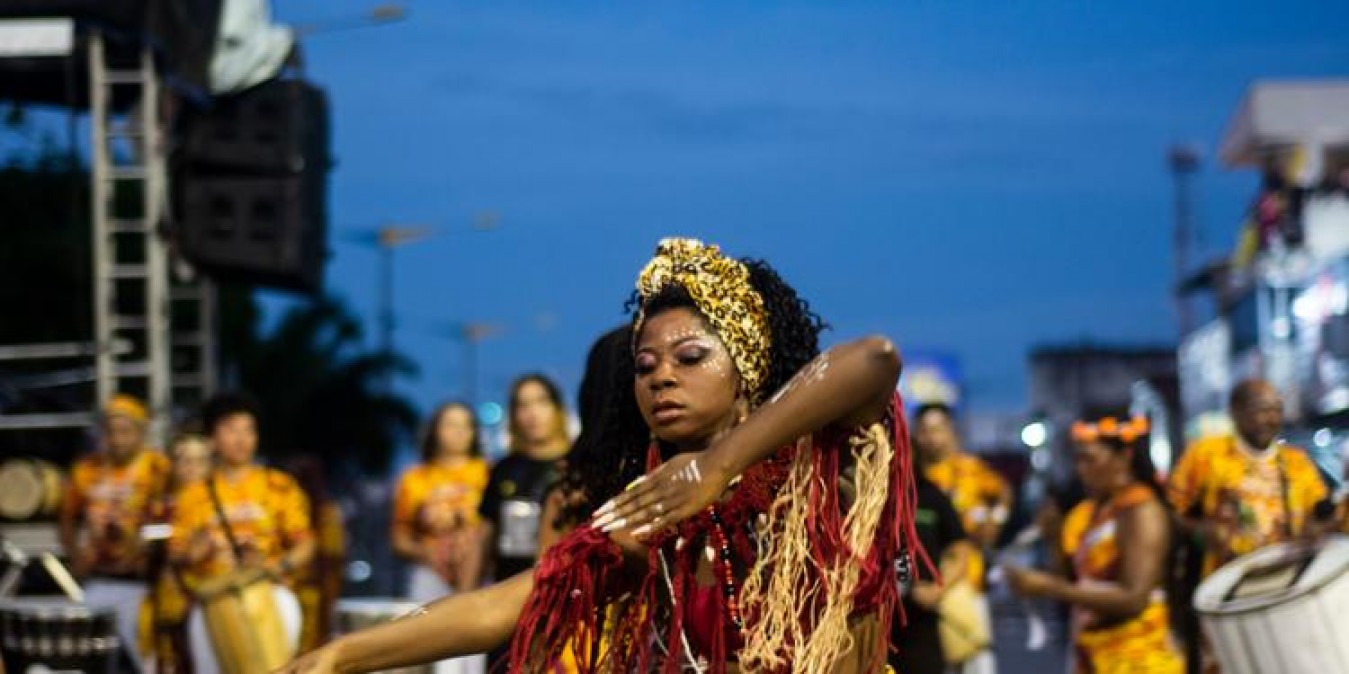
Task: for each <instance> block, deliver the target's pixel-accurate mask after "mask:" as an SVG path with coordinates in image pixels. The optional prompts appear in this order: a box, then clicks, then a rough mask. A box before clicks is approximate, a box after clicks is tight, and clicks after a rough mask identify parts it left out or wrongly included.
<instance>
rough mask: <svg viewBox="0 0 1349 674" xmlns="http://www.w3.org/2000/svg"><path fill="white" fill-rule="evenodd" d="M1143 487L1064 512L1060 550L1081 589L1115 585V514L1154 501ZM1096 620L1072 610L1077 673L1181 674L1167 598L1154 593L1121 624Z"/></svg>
mask: <svg viewBox="0 0 1349 674" xmlns="http://www.w3.org/2000/svg"><path fill="white" fill-rule="evenodd" d="M1156 498H1157V497H1156V495H1155V494H1154V493H1153V491H1152V490H1151V489H1149V488H1148V487H1147V486H1145V485H1141V484H1135V485H1132V486H1131V487H1128V488H1126V489H1125V490H1124V491H1122V492H1120V493H1118V494H1116V495H1115V496H1114V498H1112V499H1111V500H1110V501H1109V502H1108V503H1106V504H1104V505H1101V504H1099V503H1098V502H1096V501H1093V500H1087V501H1083V502H1082V503H1079V504H1078V505H1077V506H1076V507H1074V508H1073V509H1072V511H1070V512H1069V513H1068V517H1067V518H1065V520H1064V526H1063V540H1062V544H1063V550H1064V552H1065V554H1067V555H1069V556H1070V557H1071V558H1072V560H1073V569H1074V571H1075V572H1076V574H1077V582H1078V583H1079V584H1081V585H1101V584H1109V583H1116V582H1118V580H1119V572H1120V568H1119V567H1120V562H1121V559H1120V544H1119V542H1118V541H1117V540H1116V538H1115V531H1116V526H1117V525H1116V523H1117V522H1118V518H1119V515H1120V514H1121V513H1123V512H1125V511H1127V510H1129V509H1131V508H1136V507H1138V506H1139V505H1142V504H1144V503H1150V502H1152V501H1154V500H1156ZM1096 625H1097V616H1095V615H1094V614H1093V613H1092V612H1091V611H1088V610H1086V609H1083V608H1079V607H1074V608H1073V632H1074V637H1075V640H1074V643H1075V646H1076V650H1077V653H1076V655H1077V658H1076V660H1077V667H1076V671H1077V672H1078V674H1181V673H1182V672H1184V671H1185V660H1184V658H1183V656H1182V655H1181V653H1180V649H1179V648H1178V647H1177V646H1176V644H1175V641H1174V640H1173V639H1172V638H1171V620H1170V614H1169V611H1168V609H1167V606H1166V596H1165V594H1164V593H1163V592H1162V591H1161V590H1160V589H1159V590H1157V591H1155V592H1154V593H1153V597H1152V601H1151V602H1150V603H1149V604H1148V607H1147V608H1146V609H1144V610H1143V612H1142V613H1140V614H1139V615H1137V616H1135V617H1134V618H1133V619H1131V620H1128V621H1125V622H1123V623H1118V624H1113V625H1110V626H1108V627H1104V628H1102V627H1097V626H1096Z"/></svg>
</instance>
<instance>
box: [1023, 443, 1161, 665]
mask: <svg viewBox="0 0 1349 674" xmlns="http://www.w3.org/2000/svg"><path fill="white" fill-rule="evenodd" d="M1148 426H1149V424H1148V420H1147V419H1146V418H1143V417H1136V418H1133V419H1127V420H1121V419H1119V418H1115V417H1105V418H1101V419H1097V420H1093V421H1092V422H1078V423H1076V424H1074V425H1073V441H1074V443H1075V444H1076V453H1075V456H1074V463H1075V467H1076V469H1077V475H1078V477H1079V478H1080V479H1081V480H1082V484H1083V486H1084V487H1085V488H1086V490H1087V493H1088V495H1089V497H1090V498H1088V499H1086V500H1084V501H1082V502H1081V503H1079V504H1078V505H1077V506H1076V507H1075V508H1073V509H1072V510H1071V511H1069V513H1068V516H1067V517H1066V518H1065V519H1064V522H1063V526H1062V532H1061V533H1062V535H1061V540H1060V543H1061V547H1060V548H1059V549H1058V550H1057V552H1058V553H1059V554H1060V555H1062V556H1063V557H1066V560H1065V561H1066V562H1067V563H1065V564H1061V565H1059V566H1061V567H1063V568H1065V569H1070V570H1071V572H1072V573H1071V578H1068V577H1062V576H1059V575H1054V574H1048V573H1043V572H1040V571H1032V570H1029V569H1023V568H1019V567H1007V576H1008V580H1009V581H1010V583H1011V586H1012V589H1013V590H1014V591H1015V592H1016V593H1017V594H1020V595H1022V596H1026V597H1047V598H1050V599H1055V600H1058V601H1061V602H1065V603H1067V604H1070V605H1071V606H1072V608H1073V619H1072V635H1073V647H1074V653H1073V655H1074V658H1073V661H1074V670H1073V671H1075V672H1077V674H1127V673H1128V672H1148V673H1149V674H1183V672H1184V671H1185V659H1184V656H1183V655H1182V652H1181V649H1180V647H1179V646H1178V645H1177V643H1176V642H1175V640H1174V639H1173V638H1172V636H1171V618H1170V609H1169V607H1168V605H1167V598H1166V593H1165V591H1164V589H1163V588H1164V587H1165V578H1166V573H1167V561H1168V558H1169V553H1170V549H1171V515H1170V513H1169V512H1168V511H1167V509H1166V506H1165V504H1164V503H1163V501H1162V498H1161V493H1160V492H1161V488H1160V485H1158V484H1157V482H1156V481H1155V477H1154V476H1155V475H1156V469H1155V468H1154V467H1153V465H1152V459H1151V457H1150V455H1149V454H1148V451H1147V442H1146V440H1147V437H1148Z"/></svg>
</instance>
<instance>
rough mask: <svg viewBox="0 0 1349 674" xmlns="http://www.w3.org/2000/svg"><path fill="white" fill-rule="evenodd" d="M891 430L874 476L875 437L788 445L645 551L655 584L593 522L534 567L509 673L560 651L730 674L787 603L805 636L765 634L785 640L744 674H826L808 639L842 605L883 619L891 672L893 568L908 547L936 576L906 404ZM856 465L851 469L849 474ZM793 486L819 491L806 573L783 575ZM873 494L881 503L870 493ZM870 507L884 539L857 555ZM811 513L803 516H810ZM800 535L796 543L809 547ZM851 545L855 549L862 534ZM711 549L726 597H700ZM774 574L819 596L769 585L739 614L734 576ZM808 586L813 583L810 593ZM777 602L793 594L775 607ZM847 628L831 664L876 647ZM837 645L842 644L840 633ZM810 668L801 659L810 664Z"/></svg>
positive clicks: (795, 628)
mask: <svg viewBox="0 0 1349 674" xmlns="http://www.w3.org/2000/svg"><path fill="white" fill-rule="evenodd" d="M886 422H887V424H886V426H887V427H886V428H885V429H884V431H882V430H880V429H879V428H877V429H875V430H871V429H868V432H869V433H874V435H871V438H870V439H871V440H873V441H875V440H877V439H879V440H880V442H872V443H871V445H876V444H881V443H882V442H884V441H885V440H887V439H888V440H889V441H890V442H889V445H888V446H887V447H885V448H883V449H884V450H885V451H886V452H888V451H889V450H891V449H893V452H892V453H888V454H884V455H883V456H880V458H881V459H883V462H882V463H879V464H877V466H879V467H877V468H872V469H868V468H864V467H863V464H864V463H866V462H867V461H868V459H867V457H866V456H864V452H865V450H864V449H863V448H864V447H867V446H870V445H868V444H867V443H865V442H864V441H859V440H858V438H859V437H864V438H865V436H866V435H867V433H863V432H862V431H863V429H856V430H853V431H834V430H831V431H826V432H823V433H821V434H819V435H818V436H815V437H814V438H807V439H803V441H801V442H799V443H798V444H796V445H793V446H788V447H785V448H783V449H781V450H779V451H778V452H777V453H776V454H774V455H773V456H772V457H771V458H769V459H768V460H765V461H762V462H760V463H759V464H757V465H755V466H753V467H752V468H750V469H749V470H747V471H746V472H745V473H744V475H743V476H742V479H741V480H740V481H739V483H738V485H737V486H736V488H735V489H734V491H733V493H732V494H731V495H730V497H729V498H728V499H726V500H725V501H723V502H722V503H719V504H717V505H716V506H713V507H711V508H708V509H707V510H705V511H704V512H703V513H700V514H699V515H698V516H696V517H693V518H691V519H689V520H686V521H684V522H682V523H680V524H679V525H678V526H677V527H676V529H675V530H666V531H664V532H662V533H660V534H657V535H655V536H654V537H653V538H652V539H651V540H650V541H648V543H649V545H650V548H649V554H648V561H647V565H646V569H645V572H644V573H643V572H642V571H640V570H639V571H637V572H635V573H634V571H633V570H632V567H633V563H632V562H631V561H628V562H625V560H624V556H623V553H622V552H621V551H620V549H619V547H618V545H617V544H615V543H614V542H613V541H612V540H610V539H609V537H608V536H607V535H605V534H603V533H601V532H599V531H598V530H596V529H593V528H591V527H590V526H588V525H586V526H582V527H580V528H578V529H577V530H575V531H574V532H572V533H571V534H569V535H568V536H567V537H565V538H564V539H563V540H562V541H560V542H559V543H558V544H556V545H555V546H553V547H552V548H551V549H550V550H549V551H548V553H547V554H546V555H545V556H544V558H543V559H542V560H540V562H539V564H538V566H537V568H536V570H535V575H534V591H533V593H532V594H531V595H530V598H529V601H528V603H527V604H526V606H525V609H524V611H523V613H522V614H521V618H520V622H519V625H518V627H517V628H516V632H515V639H514V641H513V642H512V645H511V667H510V672H511V673H512V674H532V673H535V672H542V671H548V670H549V669H550V667H551V665H552V664H553V663H555V662H556V661H557V660H558V658H559V657H560V655H561V653H562V651H563V650H564V649H565V648H570V649H572V650H573V651H574V653H575V655H576V661H577V663H578V665H579V669H580V671H581V672H582V674H599V673H601V672H604V673H616V674H617V673H621V674H629V673H642V674H645V673H650V672H659V673H661V674H675V673H678V672H683V671H690V670H692V671H706V672H711V673H714V674H722V673H724V672H725V671H726V667H727V664H728V663H732V662H737V661H739V660H740V657H739V656H740V655H741V652H742V649H745V648H746V644H747V642H751V641H753V640H754V639H756V638H758V637H760V636H761V635H760V634H758V633H756V630H763V629H765V625H764V623H763V621H764V620H765V614H766V613H768V612H769V611H766V609H765V607H767V606H769V605H770V604H771V603H772V602H775V601H776V602H784V601H785V602H791V604H790V606H784V605H782V604H779V605H778V606H776V607H775V608H777V609H778V612H779V614H780V613H781V612H782V610H783V609H784V608H786V610H787V611H788V613H787V615H790V616H793V618H792V619H793V620H795V621H797V622H799V625H790V626H789V629H786V630H783V629H781V627H780V626H779V627H777V628H772V627H770V628H768V629H775V630H776V632H777V634H778V638H777V639H776V640H775V641H772V642H770V643H771V644H773V645H771V646H769V647H768V650H769V651H770V652H769V653H767V654H766V655H767V657H764V656H765V653H764V652H763V650H764V649H763V648H762V647H761V648H760V649H759V657H757V658H756V659H755V662H754V663H752V666H751V665H750V664H749V663H746V667H747V671H749V670H752V671H755V672H775V673H776V672H793V671H798V672H805V671H806V670H805V669H801V668H802V667H807V666H809V667H811V668H818V667H819V666H820V663H819V662H816V664H814V665H806V664H803V658H802V657H801V655H800V651H799V649H801V648H804V647H806V646H807V645H808V644H806V643H798V641H800V640H804V641H806V642H808V641H810V640H812V639H814V638H816V636H817V627H820V626H821V624H822V622H821V619H822V616H823V615H825V614H826V613H827V612H828V608H829V606H830V605H831V601H832V602H834V603H839V602H842V603H841V605H840V606H837V607H835V608H836V609H838V610H842V612H843V613H842V615H844V616H847V617H849V618H852V617H857V616H863V615H866V614H869V613H875V614H876V616H877V618H878V620H879V622H880V630H879V631H878V632H876V634H878V635H879V638H881V639H885V641H886V643H882V644H873V645H872V646H873V648H872V649H871V650H870V651H863V652H870V653H874V657H873V658H872V660H873V662H871V664H869V665H866V669H865V670H864V671H868V672H871V671H881V670H883V669H884V666H885V656H886V653H887V650H888V647H887V644H888V637H889V635H890V625H891V621H892V619H893V618H894V616H895V615H896V611H897V610H899V606H900V604H899V597H898V588H897V586H896V582H895V560H896V559H897V557H898V555H899V554H900V550H901V549H907V550H910V551H913V555H914V556H915V558H917V559H921V560H923V562H924V563H926V564H927V565H928V567H929V568H931V566H932V565H931V562H930V561H929V560H928V559H927V557H926V554H925V553H924V552H923V551H922V549H921V547H920V545H919V543H918V538H917V533H916V531H915V529H914V510H915V508H916V492H915V490H914V484H913V473H912V470H913V467H912V455H911V452H910V448H909V441H908V435H909V434H908V429H907V426H906V424H905V422H904V416H903V406H902V403H901V402H900V399H899V396H898V395H896V396H895V397H894V399H893V401H892V404H891V408H890V412H889V415H888V416H887V419H886ZM849 458H851V459H852V460H853V461H852V463H851V465H849V463H848V459H849ZM659 462H660V457H659V453H658V450H657V449H656V448H655V447H654V446H653V447H652V448H651V450H650V451H649V454H648V463H649V468H654V467H655V465H658V464H659ZM794 466H795V467H796V468H795V469H796V470H800V471H805V470H808V471H809V475H808V476H807V477H808V479H806V480H795V481H793V480H791V474H792V471H793V470H794ZM847 470H855V471H856V473H857V474H856V475H854V476H853V479H854V480H855V482H856V484H857V489H856V492H857V493H856V498H855V499H851V502H850V503H845V502H844V500H845V499H844V498H843V496H842V495H841V494H840V489H839V485H840V478H845V479H846V478H847V477H848V476H847V474H846V471H847ZM864 470H875V471H885V472H880V473H879V476H878V477H879V480H878V479H871V480H870V481H867V480H866V479H865V477H864V476H863V475H861V473H862V472H863V471H864ZM864 482H866V483H867V484H863V483H864ZM785 489H793V490H795V491H796V492H807V493H808V496H807V498H808V506H806V507H805V509H804V516H803V518H804V520H805V522H804V527H805V530H804V531H805V537H806V540H805V541H804V545H805V546H806V548H805V549H804V550H803V551H802V552H804V553H805V556H804V557H803V558H802V559H804V560H805V561H806V562H807V563H804V564H797V565H798V566H800V567H801V568H796V569H791V570H787V569H778V568H775V567H776V566H778V562H779V557H777V556H773V555H774V553H775V552H776V551H779V550H781V549H782V548H779V547H774V546H773V545H772V544H767V545H766V543H772V542H776V541H770V539H768V538H765V537H779V538H780V537H782V536H783V533H782V531H783V529H784V526H785V525H784V522H785V521H786V520H787V518H785V517H783V516H784V515H785V514H786V512H787V510H788V508H792V501H793V500H794V499H796V498H799V497H800V496H801V494H800V493H791V494H787V493H785ZM868 489H869V490H871V491H872V492H873V493H871V494H870V495H868V494H867V493H863V492H864V490H868ZM869 496H870V500H869V501H868V502H869V503H871V504H873V506H874V508H876V509H878V511H879V512H878V513H872V522H873V523H874V533H872V534H871V535H870V536H869V538H870V540H869V545H867V542H868V541H866V540H865V539H864V540H863V543H862V545H860V546H855V545H852V544H850V543H849V537H848V535H847V534H848V532H849V530H850V529H849V527H855V526H856V525H855V524H851V523H850V522H849V521H850V520H851V519H852V517H851V515H850V512H849V511H850V510H853V509H854V508H853V505H861V504H862V503H863V501H866V500H868V498H869ZM780 497H782V498H780ZM803 505H806V504H804V503H801V504H799V505H797V506H796V507H794V508H793V509H792V512H795V513H802V512H803V510H802V508H801V507H800V506H803ZM877 514H878V515H879V520H878V521H876V520H875V516H876V515H877ZM791 519H797V517H796V516H793V517H792V518H791ZM799 524H800V523H799V522H798V523H797V525H798V526H796V527H794V529H795V533H794V534H792V535H793V536H798V537H799V535H800V533H801V527H800V526H799ZM864 526H865V525H864ZM864 531H870V530H864ZM853 540H854V541H856V540H858V538H857V535H856V534H854V536H853ZM854 548H859V549H854ZM704 550H706V551H707V553H706V554H707V555H708V556H709V558H712V559H710V561H711V562H712V563H711V566H712V569H713V570H714V571H715V572H716V574H715V575H716V578H717V586H716V587H713V588H706V587H698V583H697V582H696V580H695V573H696V571H697V569H698V565H699V560H698V557H699V555H702V554H704ZM760 550H767V551H768V555H769V557H768V558H767V559H764V560H760V559H759V558H758V555H759V551H760ZM728 557H729V559H728ZM798 557H800V555H798ZM638 566H640V564H639V565H638ZM776 571H791V573H789V574H787V576H785V577H787V578H792V579H798V580H792V581H791V582H790V584H789V587H793V589H795V587H796V586H797V585H798V584H799V585H800V586H801V587H804V588H817V589H818V591H817V592H811V591H807V590H804V589H803V590H801V592H800V593H797V592H795V591H789V592H786V593H784V592H782V589H781V587H780V586H778V587H775V586H773V585H771V584H770V581H767V580H763V581H762V582H759V583H758V584H757V585H756V589H757V587H758V585H762V586H763V587H765V588H767V589H769V590H773V591H772V592H771V593H760V594H761V597H760V599H761V601H757V602H752V604H751V605H749V606H745V605H743V604H742V603H741V601H742V600H743V598H744V597H743V595H744V594H746V593H745V592H743V590H744V587H743V585H742V587H741V588H740V590H741V591H737V590H736V587H735V581H736V580H737V579H739V580H743V579H745V578H746V576H748V575H749V574H751V573H758V574H759V575H760V576H761V577H766V576H769V575H771V574H774V572H776ZM723 575H724V576H725V578H724V579H723ZM842 577H850V578H852V579H855V585H853V584H851V583H848V584H844V585H843V586H844V587H849V586H851V587H853V589H852V591H851V593H850V596H846V597H831V596H830V589H831V588H837V587H840V582H839V578H842ZM799 579H804V580H805V582H804V583H799ZM780 594H791V595H795V596H788V597H783V596H777V595H780ZM838 610H836V611H834V614H837V613H838ZM901 619H902V615H901ZM737 623H741V624H742V625H743V626H741V624H737ZM839 624H840V623H839V622H838V621H837V620H836V621H835V623H834V624H833V627H832V628H831V629H832V631H833V632H835V633H837V632H838V625H839ZM844 631H845V634H844V635H842V639H843V641H842V643H843V644H845V646H843V647H840V646H837V645H835V646H826V647H825V648H826V656H827V657H826V660H829V661H830V662H833V659H832V658H836V657H837V656H838V655H841V651H840V650H839V649H840V648H843V649H844V650H846V648H847V647H857V648H864V647H865V645H862V644H855V645H854V644H852V638H851V637H850V636H848V635H847V634H846V623H844ZM834 636H835V639H834V643H835V644H837V642H838V641H839V639H838V635H837V634H835V635H834ZM761 641H762V640H761ZM761 645H762V644H761ZM830 648H832V650H829V649H830ZM690 650H692V651H693V652H692V653H690V652H689V651H690ZM690 656H691V657H690ZM810 661H811V660H810V659H809V658H804V662H810ZM695 662H696V663H698V664H697V665H695V664H693V663H695ZM810 674H821V672H819V671H816V672H810Z"/></svg>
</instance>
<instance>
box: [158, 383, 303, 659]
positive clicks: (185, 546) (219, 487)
mask: <svg viewBox="0 0 1349 674" xmlns="http://www.w3.org/2000/svg"><path fill="white" fill-rule="evenodd" d="M256 410H257V408H256V406H255V405H254V404H253V402H252V400H251V399H249V398H247V397H245V396H241V395H238V394H221V395H217V396H216V397H214V398H212V399H211V400H210V401H208V402H207V403H206V406H205V410H204V413H203V423H204V427H205V428H206V430H207V432H208V433H209V434H210V437H211V442H212V443H213V445H214V447H215V451H216V460H217V461H216V468H215V470H214V471H213V472H212V473H211V475H210V476H208V477H207V478H206V479H205V480H203V481H202V482H200V483H198V484H194V485H191V486H189V487H187V488H186V489H184V490H183V492H182V494H181V495H180V496H179V497H178V503H177V508H176V510H175V512H174V516H173V531H174V536H173V538H172V539H171V540H170V542H169V555H170V559H172V560H173V561H174V562H175V563H178V564H181V565H182V569H183V578H184V580H185V582H186V583H187V585H188V587H189V588H192V589H194V590H195V589H197V588H199V587H200V586H201V585H202V583H203V582H205V581H208V580H213V579H218V578H221V577H223V576H225V575H227V574H231V573H235V572H238V571H242V570H247V569H261V570H263V571H265V572H267V574H268V575H270V576H271V577H272V578H275V579H279V580H281V581H282V582H278V583H275V584H274V585H273V591H274V594H275V596H276V602H277V607H278V609H279V611H280V613H281V621H282V623H283V624H284V625H285V628H286V633H287V637H288V638H289V639H290V643H291V646H292V647H298V645H299V639H300V630H301V626H302V612H301V608H300V603H299V600H298V599H297V598H296V595H295V593H294V592H293V591H292V590H291V588H290V587H288V585H291V584H293V583H294V580H295V574H296V572H298V571H299V570H300V569H303V568H304V567H305V566H306V565H308V564H309V563H310V562H311V561H312V560H313V558H314V550H315V541H314V534H313V531H312V530H311V526H310V520H309V502H308V499H307V498H305V495H304V492H303V491H301V490H300V487H299V485H297V484H296V483H295V480H294V479H293V478H291V477H290V476H289V475H287V474H286V473H283V472H281V471H279V470H273V469H270V468H265V467H262V466H259V465H257V464H255V463H254V462H253V458H254V455H255V454H256V453H257V449H258V431H257V411H256ZM188 636H189V641H190V644H191V649H192V657H193V668H194V671H195V672H196V674H214V673H215V672H217V671H218V670H219V665H218V663H217V661H216V658H215V652H214V650H213V647H212V646H211V641H210V637H209V633H208V632H207V629H206V623H205V620H204V617H203V616H202V613H201V611H200V610H197V609H194V610H193V611H192V612H191V614H190V616H189V618H188Z"/></svg>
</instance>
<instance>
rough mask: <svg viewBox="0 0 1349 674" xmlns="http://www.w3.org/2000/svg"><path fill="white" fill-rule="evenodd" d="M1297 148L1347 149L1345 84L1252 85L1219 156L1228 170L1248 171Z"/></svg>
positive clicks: (1348, 93)
mask: <svg viewBox="0 0 1349 674" xmlns="http://www.w3.org/2000/svg"><path fill="white" fill-rule="evenodd" d="M1298 146H1313V147H1320V148H1323V149H1331V148H1335V147H1341V148H1349V80H1306V81H1286V82H1257V83H1255V84H1253V85H1251V88H1250V89H1249V90H1248V91H1247V92H1246V98H1245V99H1244V100H1243V101H1242V102H1241V106H1240V107H1239V108H1237V113H1236V115H1235V116H1234V117H1233V118H1232V121H1231V122H1230V123H1229V124H1228V127H1227V133H1226V134H1225V135H1224V136H1223V140H1222V145H1221V146H1220V148H1219V153H1220V154H1221V156H1222V158H1223V161H1225V162H1226V163H1227V164H1228V165H1230V166H1241V165H1247V166H1249V165H1260V164H1262V163H1263V162H1264V160H1265V159H1266V158H1267V157H1269V156H1270V155H1271V153H1276V152H1279V151H1281V150H1287V149H1290V148H1295V147H1298Z"/></svg>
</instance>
